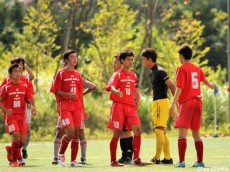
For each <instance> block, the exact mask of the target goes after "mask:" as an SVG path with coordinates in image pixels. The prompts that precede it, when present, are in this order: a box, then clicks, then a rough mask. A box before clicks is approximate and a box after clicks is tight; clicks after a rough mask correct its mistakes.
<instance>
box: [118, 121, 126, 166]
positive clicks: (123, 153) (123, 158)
mask: <svg viewBox="0 0 230 172" xmlns="http://www.w3.org/2000/svg"><path fill="white" fill-rule="evenodd" d="M126 131H127V130H126V126H125V125H123V129H122V133H121V136H120V148H121V158H120V159H119V160H118V162H119V163H125V162H126V158H127V156H126V153H127V149H126V139H125V138H126V136H125V132H126Z"/></svg>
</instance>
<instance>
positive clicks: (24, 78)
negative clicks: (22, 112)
mask: <svg viewBox="0 0 230 172" xmlns="http://www.w3.org/2000/svg"><path fill="white" fill-rule="evenodd" d="M14 63H16V64H18V65H19V67H20V68H21V72H22V73H23V71H24V70H25V69H26V70H27V72H28V74H29V77H27V76H25V75H21V76H20V80H21V81H22V82H24V83H26V84H27V86H28V89H29V90H30V92H31V94H32V100H31V103H32V105H33V108H32V111H31V109H29V108H28V107H26V121H28V120H29V119H30V121H31V113H32V114H33V115H35V114H36V105H35V99H34V94H35V92H34V88H33V84H32V82H31V80H30V79H29V78H33V74H32V71H31V69H30V68H29V67H28V66H27V65H26V64H25V60H24V58H23V57H20V56H16V57H14V58H12V59H11V64H14ZM11 80H12V79H11V77H6V78H4V80H3V82H2V83H1V86H0V88H1V87H2V86H4V85H5V84H7V83H8V82H10V81H11ZM26 123H27V122H26ZM26 126H28V125H26ZM27 131H28V132H29V133H30V125H29V127H27ZM29 138H30V134H28V133H27V136H26V144H25V145H28V143H29V140H30V139H29ZM25 145H24V146H25ZM10 150H11V148H10V146H6V151H7V153H8V154H10V153H11V151H10ZM22 152H23V151H22ZM25 153H26V155H27V152H26V151H24V152H23V156H21V152H20V153H18V155H19V161H20V162H21V163H22V162H23V161H24V160H23V158H27V156H28V155H27V156H25ZM22 157H23V158H22Z"/></svg>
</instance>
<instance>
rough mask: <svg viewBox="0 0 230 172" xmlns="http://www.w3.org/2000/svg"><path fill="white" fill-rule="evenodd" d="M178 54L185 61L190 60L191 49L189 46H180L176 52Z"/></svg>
mask: <svg viewBox="0 0 230 172" xmlns="http://www.w3.org/2000/svg"><path fill="white" fill-rule="evenodd" d="M178 53H179V54H181V55H183V56H184V59H185V60H189V59H191V58H192V48H191V47H190V46H189V45H182V46H181V47H180V48H179V51H178Z"/></svg>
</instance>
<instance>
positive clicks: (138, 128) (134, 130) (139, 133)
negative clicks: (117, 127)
mask: <svg viewBox="0 0 230 172" xmlns="http://www.w3.org/2000/svg"><path fill="white" fill-rule="evenodd" d="M133 132H134V135H137V136H139V135H141V127H135V128H134V129H133Z"/></svg>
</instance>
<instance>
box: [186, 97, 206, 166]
mask: <svg viewBox="0 0 230 172" xmlns="http://www.w3.org/2000/svg"><path fill="white" fill-rule="evenodd" d="M191 104H192V105H193V108H196V110H195V113H194V114H193V118H192V122H191V126H190V128H191V130H192V136H193V139H194V143H195V148H196V153H197V161H196V162H195V163H194V165H193V167H204V166H205V165H204V163H203V151H204V146H203V141H202V139H201V137H200V132H199V129H200V124H201V116H202V101H201V100H200V99H198V98H193V99H192V103H191Z"/></svg>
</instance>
